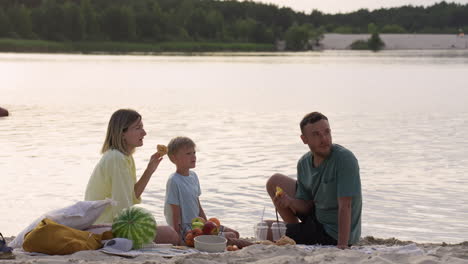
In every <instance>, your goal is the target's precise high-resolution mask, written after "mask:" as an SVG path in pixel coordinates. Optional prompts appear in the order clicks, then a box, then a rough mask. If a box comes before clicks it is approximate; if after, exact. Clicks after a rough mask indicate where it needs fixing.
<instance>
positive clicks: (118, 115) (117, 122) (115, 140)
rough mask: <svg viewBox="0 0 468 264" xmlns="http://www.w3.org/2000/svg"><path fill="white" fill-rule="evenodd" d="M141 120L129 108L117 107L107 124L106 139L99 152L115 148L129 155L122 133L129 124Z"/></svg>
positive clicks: (139, 116)
mask: <svg viewBox="0 0 468 264" xmlns="http://www.w3.org/2000/svg"><path fill="white" fill-rule="evenodd" d="M137 120H141V115H140V114H139V113H138V112H137V111H135V110H131V109H119V110H117V111H115V112H114V113H113V114H112V116H111V118H110V120H109V125H108V126H107V134H106V139H105V140H104V144H103V145H102V149H101V153H104V152H106V151H108V150H109V149H116V150H118V151H120V152H122V153H124V154H126V155H130V154H132V153H129V150H128V149H127V144H126V143H125V141H124V138H123V134H124V133H125V132H126V131H127V129H128V128H129V127H130V125H131V124H133V123H135V121H137Z"/></svg>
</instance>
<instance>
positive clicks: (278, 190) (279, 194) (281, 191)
mask: <svg viewBox="0 0 468 264" xmlns="http://www.w3.org/2000/svg"><path fill="white" fill-rule="evenodd" d="M283 193H284V191H283V189H281V187H279V186H276V193H275V197H277V196H281V195H283Z"/></svg>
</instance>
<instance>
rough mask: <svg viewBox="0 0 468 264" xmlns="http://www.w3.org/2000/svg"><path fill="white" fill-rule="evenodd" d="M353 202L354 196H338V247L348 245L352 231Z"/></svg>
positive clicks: (342, 247)
mask: <svg viewBox="0 0 468 264" xmlns="http://www.w3.org/2000/svg"><path fill="white" fill-rule="evenodd" d="M351 203H352V197H339V198H338V245H337V247H338V248H341V249H345V248H347V247H348V241H349V235H350V232H351Z"/></svg>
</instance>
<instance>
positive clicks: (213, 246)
mask: <svg viewBox="0 0 468 264" xmlns="http://www.w3.org/2000/svg"><path fill="white" fill-rule="evenodd" d="M194 240H195V248H196V249H198V250H200V251H205V252H224V250H225V249H226V243H227V239H226V238H224V237H220V236H213V235H201V236H197V237H195V239H194Z"/></svg>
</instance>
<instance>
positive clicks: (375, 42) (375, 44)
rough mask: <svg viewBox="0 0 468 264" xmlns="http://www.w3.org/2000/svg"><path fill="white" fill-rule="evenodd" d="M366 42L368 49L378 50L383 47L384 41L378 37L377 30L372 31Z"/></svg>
mask: <svg viewBox="0 0 468 264" xmlns="http://www.w3.org/2000/svg"><path fill="white" fill-rule="evenodd" d="M367 43H368V46H369V49H371V50H372V51H379V50H381V49H382V48H383V47H385V43H384V42H383V41H382V39H381V38H380V36H379V33H378V32H374V33H372V36H371V37H370V39H369V41H368V42H367Z"/></svg>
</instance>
